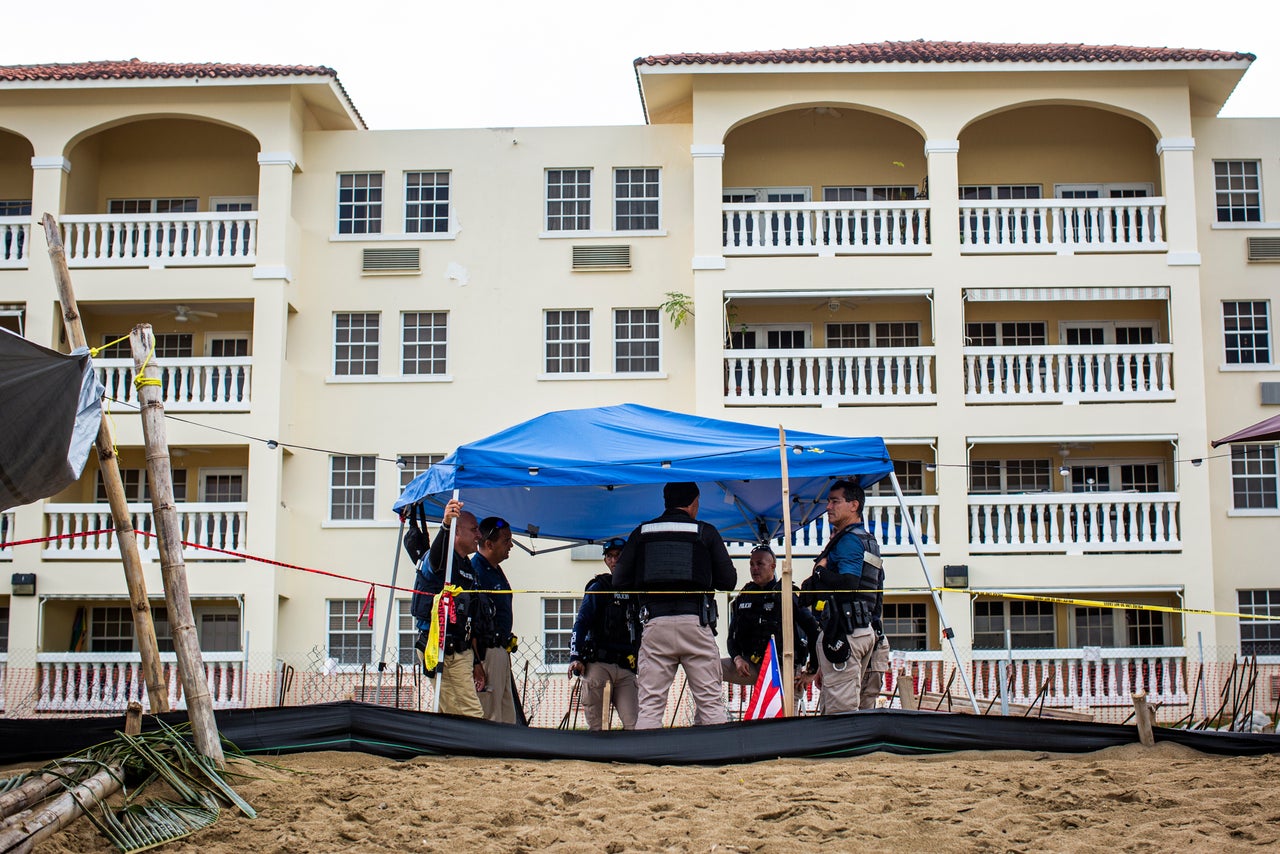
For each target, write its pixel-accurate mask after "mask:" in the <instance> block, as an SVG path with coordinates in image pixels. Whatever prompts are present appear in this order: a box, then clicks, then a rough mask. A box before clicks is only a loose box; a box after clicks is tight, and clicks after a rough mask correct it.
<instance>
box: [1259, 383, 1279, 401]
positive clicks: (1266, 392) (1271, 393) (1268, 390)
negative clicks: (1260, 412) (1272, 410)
mask: <svg viewBox="0 0 1280 854" xmlns="http://www.w3.org/2000/svg"><path fill="white" fill-rule="evenodd" d="M1258 385H1259V386H1260V388H1261V391H1262V405H1263V406H1280V383H1258Z"/></svg>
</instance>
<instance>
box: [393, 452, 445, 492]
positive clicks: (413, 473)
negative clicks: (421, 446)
mask: <svg viewBox="0 0 1280 854" xmlns="http://www.w3.org/2000/svg"><path fill="white" fill-rule="evenodd" d="M398 459H401V460H404V468H402V469H400V491H401V492H404V488H405V487H406V486H408V485H409V484H410V483H412V482H413V479H414V478H416V477H417V476H418V475H420V474H425V473H426V471H427V469H429V468H431V467H432V466H433V465H435V464H436V463H438V462H440V461H441V460H443V459H444V454H401V455H400V456H399V458H398Z"/></svg>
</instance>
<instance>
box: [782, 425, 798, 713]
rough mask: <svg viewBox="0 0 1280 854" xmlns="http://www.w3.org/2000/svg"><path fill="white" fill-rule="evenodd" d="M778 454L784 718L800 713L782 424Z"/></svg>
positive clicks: (789, 519) (787, 492)
mask: <svg viewBox="0 0 1280 854" xmlns="http://www.w3.org/2000/svg"><path fill="white" fill-rule="evenodd" d="M778 451H779V455H780V456H781V458H782V459H781V467H782V529H783V531H784V534H783V536H784V537H785V539H784V540H783V541H782V542H783V545H784V550H783V560H782V591H781V596H782V637H781V638H779V639H778V640H779V641H780V643H779V646H781V647H782V716H783V717H787V718H789V717H792V716H794V715H795V713H796V686H795V673H796V644H795V628H794V626H795V622H794V621H795V614H794V613H793V609H794V607H795V605H794V600H795V595H794V594H793V593H792V592H791V590H792V587H791V578H792V572H791V481H790V479H789V477H788V471H787V431H786V430H784V429H783V428H782V425H778Z"/></svg>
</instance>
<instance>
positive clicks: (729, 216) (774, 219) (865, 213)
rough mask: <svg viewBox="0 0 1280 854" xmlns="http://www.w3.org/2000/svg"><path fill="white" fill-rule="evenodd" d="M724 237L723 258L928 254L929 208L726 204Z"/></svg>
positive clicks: (870, 204) (915, 204)
mask: <svg viewBox="0 0 1280 854" xmlns="http://www.w3.org/2000/svg"><path fill="white" fill-rule="evenodd" d="M723 237H724V254H725V255H893V254H913V253H914V254H927V253H928V252H929V203H928V202H927V201H922V202H917V201H901V202H887V201H886V202H777V203H773V204H757V203H751V204H745V203H743V204H739V203H733V204H729V203H726V204H724V205H723Z"/></svg>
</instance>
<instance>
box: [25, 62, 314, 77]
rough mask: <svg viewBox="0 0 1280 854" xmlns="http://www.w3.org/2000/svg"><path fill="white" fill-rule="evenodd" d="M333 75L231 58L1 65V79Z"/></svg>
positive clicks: (309, 68) (304, 68)
mask: <svg viewBox="0 0 1280 854" xmlns="http://www.w3.org/2000/svg"><path fill="white" fill-rule="evenodd" d="M305 75H317V76H322V77H332V78H334V79H335V80H336V79H337V77H338V72H336V71H334V70H333V69H332V68H327V67H325V66H323V65H242V64H238V63H228V62H144V61H143V60H141V59H136V58H135V59H130V60H121V61H116V60H106V61H102V62H68V63H56V64H53V63H51V64H49V65H9V66H0V81H13V82H17V81H38V80H139V79H147V78H153V79H164V78H182V77H188V78H194V77H294V76H305Z"/></svg>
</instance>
